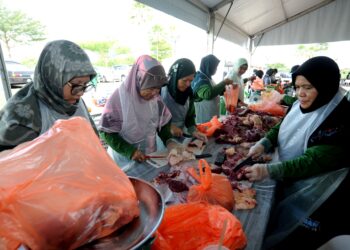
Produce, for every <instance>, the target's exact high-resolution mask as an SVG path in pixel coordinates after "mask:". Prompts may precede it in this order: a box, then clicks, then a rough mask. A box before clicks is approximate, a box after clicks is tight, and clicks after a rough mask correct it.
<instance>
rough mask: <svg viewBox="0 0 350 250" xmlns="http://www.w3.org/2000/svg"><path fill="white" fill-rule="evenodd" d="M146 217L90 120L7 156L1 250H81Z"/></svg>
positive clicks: (0, 175) (0, 159)
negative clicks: (23, 248)
mask: <svg viewBox="0 0 350 250" xmlns="http://www.w3.org/2000/svg"><path fill="white" fill-rule="evenodd" d="M138 215H139V208H138V201H137V197H136V193H135V190H134V188H133V186H132V183H131V182H130V180H129V178H128V177H127V176H126V175H125V173H123V171H122V170H121V169H120V168H119V167H118V166H117V165H116V164H115V163H114V162H113V160H112V159H111V158H110V157H109V156H108V155H107V153H106V151H105V149H104V148H103V147H102V145H101V144H100V141H99V139H98V137H97V136H96V134H95V132H94V131H93V129H92V127H91V125H90V124H89V123H88V122H87V121H86V120H85V119H83V118H77V117H76V118H72V119H70V120H59V121H57V122H56V123H55V124H54V125H53V127H52V128H51V129H50V130H48V131H47V132H46V133H44V134H42V135H41V136H40V137H38V138H36V139H34V140H33V141H30V142H26V143H23V144H21V145H19V146H17V147H16V148H14V149H12V150H7V151H3V152H2V153H0V225H1V226H0V249H17V248H18V246H20V245H21V244H23V245H26V246H27V247H29V248H30V249H32V250H35V249H40V250H41V249H73V248H77V247H79V246H81V245H83V244H85V243H87V242H89V241H92V240H94V239H98V238H101V237H104V236H107V235H109V234H110V233H112V232H113V231H115V230H116V229H118V228H119V227H121V226H123V225H125V224H127V223H129V222H130V221H131V220H133V218H134V217H137V216H138Z"/></svg>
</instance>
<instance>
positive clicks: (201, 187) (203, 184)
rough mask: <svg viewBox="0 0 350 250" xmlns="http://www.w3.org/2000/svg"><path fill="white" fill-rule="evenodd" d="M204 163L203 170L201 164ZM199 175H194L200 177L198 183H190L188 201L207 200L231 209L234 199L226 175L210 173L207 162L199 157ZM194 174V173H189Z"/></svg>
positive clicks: (196, 177)
mask: <svg viewBox="0 0 350 250" xmlns="http://www.w3.org/2000/svg"><path fill="white" fill-rule="evenodd" d="M202 165H204V169H205V170H204V172H203V166H202ZM198 168H199V174H200V176H194V178H195V179H197V180H198V179H200V184H198V185H192V186H191V187H190V190H189V191H188V194H187V201H188V202H198V201H203V202H208V203H210V204H214V205H220V206H223V207H224V208H226V209H227V210H229V211H232V210H233V207H234V205H235V199H234V196H233V191H232V187H231V183H230V181H229V180H228V179H227V177H226V176H223V175H219V174H212V173H211V169H210V166H209V164H208V163H207V162H206V161H205V160H203V159H201V160H199V162H198ZM191 174H192V175H196V174H195V173H191Z"/></svg>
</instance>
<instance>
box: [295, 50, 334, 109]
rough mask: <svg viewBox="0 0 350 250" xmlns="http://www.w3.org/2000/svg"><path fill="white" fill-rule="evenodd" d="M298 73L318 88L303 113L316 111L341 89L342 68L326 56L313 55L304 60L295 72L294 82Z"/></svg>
mask: <svg viewBox="0 0 350 250" xmlns="http://www.w3.org/2000/svg"><path fill="white" fill-rule="evenodd" d="M298 75H302V76H304V77H305V78H306V79H307V80H308V81H309V82H310V83H311V84H312V86H314V87H315V88H316V89H317V92H318V95H317V97H316V99H315V100H314V102H313V103H312V104H311V106H310V107H309V108H307V109H303V108H301V107H300V109H301V111H302V112H303V113H308V112H311V111H314V110H316V109H318V108H320V107H322V106H323V105H325V104H327V103H328V102H330V100H332V98H333V97H334V96H335V94H336V93H337V92H338V89H339V82H340V70H339V67H338V65H337V63H336V62H335V61H333V60H332V59H331V58H329V57H326V56H317V57H313V58H311V59H309V60H307V61H306V62H304V63H303V64H302V65H301V66H300V67H299V68H298V69H297V70H296V71H295V72H294V73H293V74H292V82H293V85H294V86H295V79H296V77H297V76H298Z"/></svg>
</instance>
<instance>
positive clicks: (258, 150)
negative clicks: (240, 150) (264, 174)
mask: <svg viewBox="0 0 350 250" xmlns="http://www.w3.org/2000/svg"><path fill="white" fill-rule="evenodd" d="M264 152H265V147H264V145H262V144H260V143H256V144H255V145H254V146H253V147H251V148H250V149H249V152H248V154H247V157H250V156H251V157H252V158H253V159H256V158H258V157H259V156H260V155H262V154H263V153H264Z"/></svg>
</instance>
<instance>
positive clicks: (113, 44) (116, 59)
mask: <svg viewBox="0 0 350 250" xmlns="http://www.w3.org/2000/svg"><path fill="white" fill-rule="evenodd" d="M79 46H80V47H82V48H83V49H86V50H90V51H93V52H96V53H97V54H98V55H99V57H100V59H99V60H98V61H97V63H96V65H97V66H113V65H116V64H132V63H133V62H134V58H133V57H132V56H131V50H130V48H128V47H124V46H120V45H119V44H118V42H117V41H103V42H96V41H89V42H83V43H79Z"/></svg>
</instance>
